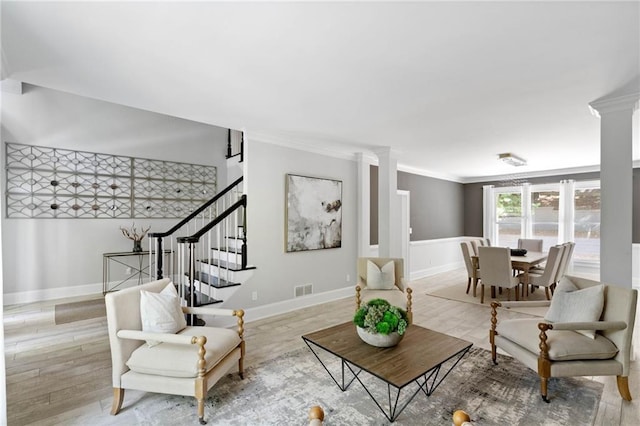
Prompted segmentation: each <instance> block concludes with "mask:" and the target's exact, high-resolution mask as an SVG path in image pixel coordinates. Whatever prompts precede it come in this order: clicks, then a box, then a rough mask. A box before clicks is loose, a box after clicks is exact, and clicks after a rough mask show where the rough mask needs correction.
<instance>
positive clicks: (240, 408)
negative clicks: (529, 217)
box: [64, 347, 603, 426]
mask: <svg viewBox="0 0 640 426" xmlns="http://www.w3.org/2000/svg"><path fill="white" fill-rule="evenodd" d="M249 350H251V349H249ZM256 350H258V349H256ZM325 355H326V360H333V361H334V362H331V363H330V365H329V368H330V370H331V371H333V372H338V373H339V371H340V363H339V362H336V361H335V357H333V356H331V355H329V354H325ZM321 358H322V359H323V360H325V356H321ZM360 376H361V377H363V380H365V382H366V383H367V386H372V392H373V393H374V394H383V395H386V386H384V385H382V383H381V382H380V381H379V380H378V379H376V378H374V377H373V376H369V375H366V374H365V373H361V375H360ZM364 376H366V377H364ZM602 388H603V385H602V384H601V383H598V382H594V381H591V380H588V379H584V378H566V379H552V380H551V381H550V383H549V396H550V399H551V403H549V404H547V403H545V402H543V401H542V399H541V398H540V394H539V381H538V376H537V374H536V373H535V372H533V371H531V370H529V369H527V368H526V367H524V366H523V365H522V364H520V363H518V362H517V361H515V360H513V359H512V358H510V357H507V356H499V362H498V365H495V366H494V365H493V364H492V362H491V357H490V353H489V352H488V351H486V350H483V349H477V348H472V349H471V350H470V351H469V352H468V353H467V355H465V357H464V358H463V359H462V360H461V361H460V363H459V364H458V365H457V366H456V367H455V368H454V370H453V371H452V372H451V374H449V376H447V377H446V378H445V379H444V381H443V382H442V384H441V385H440V387H438V388H437V389H436V390H435V391H434V393H433V394H432V395H431V397H429V398H427V397H426V396H425V395H424V393H419V394H418V395H416V397H415V399H414V400H413V401H412V402H411V403H410V404H409V405H408V407H407V408H406V409H405V410H404V411H403V412H402V413H401V414H400V416H399V417H398V419H397V420H396V422H395V423H394V424H397V425H451V416H452V413H453V411H455V410H458V409H463V410H465V411H466V412H468V413H469V414H470V415H471V417H472V420H473V422H474V425H501V426H504V425H568V424H572V425H590V424H593V422H594V419H595V417H596V413H597V409H598V404H599V401H600V397H601V394H602ZM383 401H385V399H383ZM109 404H110V401H108V402H107V401H105V402H104V403H103V412H102V414H92V415H90V416H88V415H87V416H83V417H76V418H74V419H69V420H67V421H65V422H64V424H67V425H68V424H75V425H85V424H92V425H110V424H114V425H115V424H118V425H134V424H135V425H141V424H143V425H184V424H197V416H196V404H195V400H194V399H193V398H189V397H180V396H169V395H160V394H151V393H143V392H132V391H127V392H126V393H125V399H124V404H123V410H122V411H121V412H120V413H119V414H118V415H117V416H110V415H109V414H108V410H109ZM314 405H320V406H321V407H323V409H324V411H325V423H324V424H325V426H330V425H349V426H353V425H363V426H364V425H366V426H369V425H386V424H389V422H388V421H387V419H386V418H385V417H384V415H383V414H382V412H380V411H379V409H378V408H377V407H376V406H375V404H374V403H373V402H372V400H371V399H370V397H369V396H368V395H367V394H366V392H365V391H364V390H363V388H362V386H361V385H360V384H359V383H358V382H357V381H355V382H353V383H352V384H351V386H350V387H349V388H348V389H347V390H346V391H345V392H341V391H340V389H339V388H338V387H337V386H336V384H335V383H334V382H333V381H332V380H331V378H330V377H329V375H328V374H327V372H326V371H325V370H324V369H323V367H322V366H321V365H320V363H319V362H318V360H317V359H316V358H315V357H314V356H313V354H312V353H311V352H310V351H309V349H308V348H306V347H305V348H303V349H299V350H296V351H293V352H290V353H287V354H285V355H283V356H281V357H279V358H277V359H275V360H272V361H268V362H265V363H263V364H260V365H258V366H256V367H252V368H249V369H248V370H247V371H246V375H245V379H244V380H241V379H240V378H239V376H238V375H237V374H230V375H228V376H226V377H224V378H223V379H222V380H221V381H220V382H218V383H217V384H216V385H215V386H214V387H213V388H212V389H211V390H210V391H209V397H208V399H207V401H206V405H205V417H206V420H207V421H208V424H210V425H305V424H308V419H307V416H308V413H309V409H310V408H311V407H312V406H314Z"/></svg>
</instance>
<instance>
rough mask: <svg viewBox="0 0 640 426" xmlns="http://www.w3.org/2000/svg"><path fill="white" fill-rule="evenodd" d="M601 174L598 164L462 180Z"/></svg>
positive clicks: (639, 165) (636, 165)
mask: <svg viewBox="0 0 640 426" xmlns="http://www.w3.org/2000/svg"><path fill="white" fill-rule="evenodd" d="M633 168H634V169H636V168H640V160H635V161H633ZM593 172H600V165H599V164H596V165H593V166H581V167H567V168H564V169H552V170H539V171H531V172H526V173H518V174H513V173H510V174H506V175H493V176H477V177H472V178H465V179H462V182H461V183H464V184H466V183H482V182H493V181H500V180H504V179H529V178H537V177H545V176H559V175H574V174H580V173H593Z"/></svg>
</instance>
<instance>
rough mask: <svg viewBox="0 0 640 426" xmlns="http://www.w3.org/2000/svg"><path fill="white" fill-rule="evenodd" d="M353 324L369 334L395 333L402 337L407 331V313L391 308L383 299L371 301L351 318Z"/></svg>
mask: <svg viewBox="0 0 640 426" xmlns="http://www.w3.org/2000/svg"><path fill="white" fill-rule="evenodd" d="M353 322H354V324H355V325H357V326H358V327H360V328H364V329H366V330H367V331H368V332H370V333H379V334H385V335H386V334H389V333H392V332H394V331H397V332H398V334H399V335H403V334H404V332H405V331H407V325H409V319H408V318H407V312H406V311H404V310H403V309H400V308H398V307H397V306H392V305H391V304H390V303H389V302H387V301H386V300H384V299H372V300H370V301H368V302H367V304H366V305H363V306H361V307H360V308H359V309H358V310H357V311H356V314H355V316H354V317H353Z"/></svg>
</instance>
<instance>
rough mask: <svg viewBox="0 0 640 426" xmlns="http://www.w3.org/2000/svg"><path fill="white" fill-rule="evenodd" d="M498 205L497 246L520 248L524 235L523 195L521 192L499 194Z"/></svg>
mask: <svg viewBox="0 0 640 426" xmlns="http://www.w3.org/2000/svg"><path fill="white" fill-rule="evenodd" d="M495 203H496V236H495V238H494V241H495V243H494V244H495V245H499V246H503V247H513V248H515V247H518V238H520V235H521V234H522V194H521V192H520V191H517V192H515V191H510V192H498V193H497V194H496V195H495Z"/></svg>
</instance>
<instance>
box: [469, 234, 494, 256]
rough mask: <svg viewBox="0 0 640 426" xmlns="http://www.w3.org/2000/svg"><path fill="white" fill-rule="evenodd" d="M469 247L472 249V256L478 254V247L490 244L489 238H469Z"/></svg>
mask: <svg viewBox="0 0 640 426" xmlns="http://www.w3.org/2000/svg"><path fill="white" fill-rule="evenodd" d="M470 243H471V248H472V249H473V251H472V253H473V255H474V256H477V255H478V247H482V246H485V247H490V246H491V240H489V239H488V238H477V239H475V240H471V241H470Z"/></svg>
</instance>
